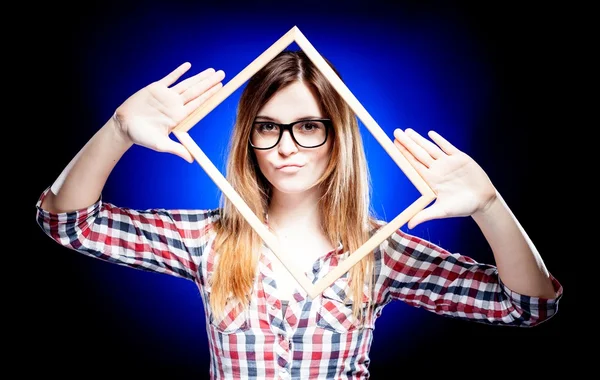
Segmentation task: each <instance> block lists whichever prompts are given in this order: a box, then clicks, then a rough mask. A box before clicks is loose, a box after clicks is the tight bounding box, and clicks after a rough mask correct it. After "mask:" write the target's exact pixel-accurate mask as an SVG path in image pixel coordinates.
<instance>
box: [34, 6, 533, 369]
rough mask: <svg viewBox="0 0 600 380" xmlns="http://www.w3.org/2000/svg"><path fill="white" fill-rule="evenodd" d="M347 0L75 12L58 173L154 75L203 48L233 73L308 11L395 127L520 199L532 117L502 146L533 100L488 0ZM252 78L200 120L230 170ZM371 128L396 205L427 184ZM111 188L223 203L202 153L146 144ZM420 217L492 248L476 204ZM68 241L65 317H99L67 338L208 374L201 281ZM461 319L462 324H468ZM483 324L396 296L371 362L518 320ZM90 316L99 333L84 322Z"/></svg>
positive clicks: (133, 203)
mask: <svg viewBox="0 0 600 380" xmlns="http://www.w3.org/2000/svg"><path fill="white" fill-rule="evenodd" d="M340 3H341V2H340V1H329V2H328V1H321V2H317V1H307V2H304V3H303V5H302V6H301V7H300V9H299V10H298V9H295V10H294V11H293V12H290V11H289V10H288V9H282V8H281V7H280V6H278V5H277V4H279V3H276V2H268V1H267V2H261V3H258V4H262V5H253V6H248V5H232V4H229V3H228V2H222V3H221V4H220V5H214V4H213V5H211V6H207V5H202V4H198V3H194V2H166V1H164V2H163V1H152V2H143V3H136V2H131V3H127V4H126V5H123V4H112V3H110V4H108V3H107V4H104V5H103V6H102V7H100V6H96V7H95V8H92V10H91V11H90V13H88V14H86V15H82V16H81V18H79V19H75V20H74V21H73V22H72V25H71V28H72V35H70V37H69V41H70V43H71V44H70V45H69V47H68V48H69V51H68V56H67V58H68V59H66V60H65V67H66V68H67V69H69V70H70V72H69V74H68V78H69V79H70V80H71V83H69V87H68V88H69V89H71V95H70V99H71V100H72V103H71V104H74V105H75V107H76V108H77V111H78V112H77V116H74V117H73V118H72V119H70V120H68V122H69V123H68V124H69V125H70V127H68V129H67V131H68V132H64V131H63V132H62V133H63V134H64V136H67V137H66V138H65V139H63V141H62V142H61V145H60V146H61V147H62V148H63V149H62V151H61V152H59V153H57V154H58V155H59V157H61V158H62V159H63V161H60V160H56V162H54V163H53V165H55V166H53V167H52V168H53V170H54V172H52V173H49V174H48V178H51V179H50V181H51V180H53V179H54V177H55V176H56V174H58V171H59V170H60V169H62V167H63V166H64V165H65V164H66V163H67V162H68V160H69V159H70V157H72V156H73V155H74V154H75V153H76V152H77V150H79V148H80V147H81V146H82V145H83V144H84V143H85V141H86V140H87V139H88V138H90V137H91V136H92V134H93V133H94V132H95V131H96V130H97V129H98V128H99V127H101V126H102V124H103V123H104V122H105V121H106V120H107V118H109V117H110V116H111V115H112V113H113V112H114V110H115V108H116V107H117V106H118V105H119V104H120V103H121V102H122V101H124V100H125V99H126V98H127V97H128V96H129V95H131V94H132V93H134V92H135V91H137V90H138V89H140V88H141V87H143V86H145V85H147V84H149V83H150V82H152V81H154V80H157V79H160V78H162V77H163V76H164V75H166V74H167V73H169V72H170V71H171V70H173V69H174V68H175V67H177V66H178V65H179V64H181V63H182V62H184V61H189V62H191V63H192V69H191V70H190V73H189V74H193V73H196V72H198V71H201V70H203V69H204V68H206V67H209V66H210V67H214V68H216V69H223V70H224V71H225V73H226V79H225V82H227V81H228V80H230V79H231V78H233V77H234V76H235V75H236V74H237V73H238V72H240V71H241V70H242V69H243V68H244V67H246V65H248V64H249V63H250V62H251V61H252V60H253V59H254V58H256V57H257V56H258V55H260V54H261V53H262V52H263V51H264V50H265V49H266V48H268V47H269V46H270V45H271V44H272V43H273V42H275V41H276V40H277V39H278V38H279V37H281V36H282V35H283V34H284V33H285V32H287V31H288V30H289V29H290V28H291V27H293V26H294V25H295V26H298V27H299V29H300V30H301V31H302V32H303V33H304V35H305V36H306V37H307V39H308V40H309V41H310V42H311V43H312V45H313V46H314V47H315V48H316V49H317V51H318V52H319V53H321V54H322V55H323V56H325V57H327V58H328V59H330V60H331V61H332V62H333V64H334V65H335V66H336V67H337V68H338V69H339V70H340V72H341V75H342V78H343V79H344V81H345V83H346V85H347V86H348V88H349V89H350V90H351V91H352V93H353V94H354V95H355V96H356V97H357V98H358V100H359V101H360V102H361V103H362V105H363V106H364V107H365V108H366V110H367V111H368V112H369V113H370V114H371V116H372V117H373V118H374V119H375V120H376V121H377V123H378V124H379V125H380V126H381V127H382V128H383V129H384V131H385V132H386V133H387V134H388V135H389V136H390V137H391V136H392V132H393V130H394V129H395V128H408V127H411V128H414V129H416V130H417V131H419V132H421V133H423V134H425V133H426V132H427V131H428V130H436V131H437V132H439V133H441V134H442V135H443V136H444V137H446V138H447V139H448V140H450V141H451V142H452V143H453V144H455V145H456V146H457V147H458V148H460V149H462V150H464V151H466V152H467V153H469V154H472V155H473V156H474V157H476V159H477V160H478V162H479V163H480V164H481V165H482V166H483V167H484V168H485V169H486V170H487V171H488V174H490V176H491V177H492V178H494V179H495V180H496V181H495V182H496V183H497V185H498V184H499V185H501V186H502V189H503V190H504V196H505V198H508V199H509V200H510V201H512V202H513V205H514V207H515V208H516V209H517V210H519V209H518V207H519V206H520V205H521V204H522V203H524V202H525V196H526V195H522V198H520V197H519V196H518V193H517V192H516V188H517V185H515V184H514V182H513V180H514V179H515V178H519V179H523V178H525V177H526V176H527V175H526V172H527V171H528V170H530V169H531V168H532V167H533V163H530V165H529V166H527V163H526V162H525V163H523V162H520V165H521V166H519V167H517V166H515V165H514V162H516V161H513V160H512V158H511V157H510V156H509V155H507V154H506V153H507V152H508V151H511V152H512V153H513V154H518V151H519V150H520V149H524V146H526V145H527V144H528V141H527V139H526V135H527V131H526V130H525V131H524V130H522V129H520V130H519V132H520V133H522V135H521V136H522V137H524V138H523V139H521V140H519V141H516V142H515V141H511V144H512V145H511V146H510V147H508V148H507V146H505V145H503V143H505V142H506V141H507V138H506V137H503V136H504V135H505V134H507V135H508V134H510V133H511V132H514V131H515V130H517V128H522V127H523V124H521V125H519V124H518V123H515V121H516V120H517V117H516V116H515V117H514V118H512V117H511V115H512V113H515V112H516V109H517V108H518V106H519V105H518V104H516V100H515V104H512V103H510V102H509V103H507V101H506V100H505V98H504V96H506V95H505V94H506V93H507V92H509V91H511V90H513V91H514V88H511V87H510V86H511V85H513V86H514V82H511V81H517V78H511V77H510V75H508V68H507V67H506V66H504V62H505V61H502V59H501V57H499V53H498V51H500V47H502V48H506V47H505V46H504V45H503V44H502V43H500V42H497V41H496V40H494V39H493V38H491V37H490V36H489V35H488V34H486V32H485V31H484V30H485V29H484V25H483V24H485V21H483V20H480V19H479V18H478V17H476V16H473V14H472V12H476V11H480V10H471V9H467V8H466V7H463V8H461V7H458V6H452V5H449V4H448V3H441V4H437V6H428V5H420V6H419V5H415V4H410V5H403V6H400V5H398V6H381V4H379V2H377V1H375V2H373V7H367V6H365V5H364V4H363V3H361V2H356V1H350V2H345V3H344V4H345V5H344V7H343V8H341V7H340ZM375 4H377V5H378V6H374V5H375ZM407 4H409V3H407ZM482 13H484V12H482ZM513 26H514V24H513ZM493 42H497V43H498V45H494V44H493ZM520 52H522V51H520ZM498 59H500V61H498ZM504 59H505V60H506V58H504ZM510 62H511V63H513V64H514V62H513V61H510ZM522 64H523V65H525V64H526V62H523V63H522ZM186 76H187V75H186ZM240 92H241V89H239V90H238V91H236V92H235V93H234V94H233V95H232V96H230V97H229V98H228V99H227V100H226V101H224V102H223V103H221V104H220V105H219V106H218V107H217V108H216V109H215V110H214V111H212V112H211V113H210V114H209V115H208V116H206V117H205V118H204V119H203V120H201V121H200V122H199V123H198V124H197V125H196V126H195V127H194V128H193V129H192V130H191V131H190V134H191V135H192V137H193V138H194V139H195V141H196V142H197V143H198V145H199V146H200V147H201V148H202V149H203V150H204V152H205V153H206V154H207V155H208V157H209V158H210V159H211V160H212V161H213V163H215V165H216V166H217V167H218V168H220V169H221V170H222V169H223V167H224V160H225V157H226V147H227V144H228V138H229V134H230V131H231V126H232V124H233V119H234V115H235V109H236V104H237V100H238V98H239V94H240ZM509 95H510V96H513V95H514V94H512V93H510V94H509ZM510 96H509V97H510ZM501 114H502V115H504V116H502V117H501V116H499V115H501ZM499 124H502V128H503V131H502V132H501V133H500V132H498V131H499V130H500V127H499ZM511 125H512V126H511ZM511 128H513V129H511ZM363 137H364V142H365V148H366V151H367V157H368V161H369V166H370V170H371V174H372V187H373V208H374V210H375V211H376V212H377V214H378V215H379V216H380V217H382V218H384V219H387V220H390V219H391V218H393V217H394V216H396V215H397V214H398V213H400V212H401V211H402V210H404V209H405V208H406V207H407V206H408V205H409V204H410V203H411V202H412V201H414V200H415V199H416V198H417V196H418V193H417V192H416V190H415V189H414V187H413V186H412V184H410V183H409V182H408V180H407V178H406V177H405V176H404V174H403V173H402V172H401V171H400V169H399V168H398V167H397V166H396V165H395V163H394V162H393V161H392V160H391V158H390V157H389V156H388V155H387V153H386V152H385V151H384V150H383V148H382V147H381V146H380V145H379V143H378V142H377V141H375V139H374V138H373V137H372V135H371V134H370V132H369V131H368V130H367V129H366V128H364V127H363ZM67 141H68V144H67ZM499 158H502V159H501V160H499ZM529 158H530V159H531V160H533V159H534V158H533V157H529ZM515 160H516V159H515ZM530 162H533V161H530ZM48 184H49V183H48ZM48 184H45V185H44V186H47V185H48ZM103 197H104V199H105V200H106V201H109V202H111V203H115V204H117V205H120V206H125V207H131V208H140V209H145V208H213V207H217V206H218V205H219V197H220V192H219V190H218V188H217V187H216V185H214V183H213V182H212V181H211V180H210V178H209V177H208V176H207V175H206V174H205V173H204V172H203V171H202V168H201V167H200V166H199V165H197V164H195V163H194V164H192V165H190V164H188V163H187V162H184V161H183V160H181V159H180V158H178V157H175V156H170V155H167V154H160V153H157V152H154V151H150V150H146V149H142V148H139V147H133V148H132V149H131V150H130V151H129V152H127V154H126V155H125V157H124V158H123V159H122V161H121V162H120V163H119V164H118V166H117V167H116V169H115V171H114V172H113V174H112V176H111V177H110V179H109V181H108V183H107V186H106V188H105V191H104V193H103ZM521 215H522V214H521ZM524 218H525V219H526V220H527V216H524ZM403 229H404V230H407V229H406V227H404V228H403ZM411 232H412V233H414V234H416V235H419V236H422V237H425V238H427V239H429V240H431V241H432V242H434V243H436V244H440V245H442V246H444V247H446V248H448V249H449V250H451V251H460V252H462V253H465V254H468V255H470V256H472V257H473V258H475V259H477V260H480V261H488V262H491V260H492V256H491V253H490V252H488V251H487V250H486V248H485V245H484V244H483V240H482V238H481V236H479V234H478V231H476V230H475V228H474V225H473V223H472V221H471V220H470V219H452V220H443V221H432V222H428V223H426V224H423V225H421V226H418V227H417V228H416V229H415V230H414V231H411ZM50 244H52V243H48V245H50ZM52 247H53V248H54V246H52ZM61 254H62V255H63V256H66V257H63V258H61V259H59V260H64V262H63V264H64V267H63V269H62V270H63V271H64V272H63V274H65V276H66V274H69V275H70V276H71V277H68V279H67V280H65V284H64V285H61V286H62V288H61V289H63V290H66V289H69V291H70V292H71V293H73V294H74V295H72V298H71V299H70V300H69V301H68V302H70V303H75V304H76V305H79V307H78V308H75V307H74V308H73V312H72V313H71V314H70V315H69V316H68V317H67V316H64V317H61V318H72V319H73V320H75V319H76V318H78V317H80V318H85V319H87V321H88V322H89V325H88V326H87V327H80V326H79V325H78V326H77V328H76V327H75V326H73V327H72V329H71V328H70V326H69V325H68V323H66V322H65V324H66V325H67V326H66V327H63V330H62V332H61V333H60V334H62V335H61V336H62V337H63V339H66V340H67V341H73V342H78V343H77V344H82V345H83V347H85V350H91V351H92V352H94V353H95V354H97V353H99V352H100V349H99V348H92V347H95V346H96V345H95V344H94V343H89V344H88V345H85V343H83V341H84V340H85V341H89V342H101V343H102V344H108V345H110V346H111V347H112V349H113V350H114V354H115V355H116V356H119V355H132V356H133V358H134V360H135V361H136V362H138V363H140V364H139V365H140V366H144V365H147V364H152V365H156V366H157V367H160V368H177V369H178V371H180V372H184V373H186V374H194V375H195V376H203V375H205V374H206V373H207V368H208V360H209V358H208V351H207V349H206V346H207V344H206V333H205V326H204V313H203V310H202V305H201V300H200V296H199V293H198V291H197V289H196V288H195V286H194V285H193V284H192V283H190V282H186V281H184V280H181V279H176V278H172V277H168V276H165V275H157V274H153V273H146V272H142V271H136V270H131V269H128V268H123V267H119V266H116V265H112V264H105V263H100V262H98V261H96V260H91V259H88V258H82V257H80V256H78V255H70V254H69V253H68V252H63V251H61ZM65 272H66V273H65ZM57 276H61V274H58V275H57ZM73 288H76V289H77V291H76V292H75V291H74V290H73ZM71 293H70V294H71ZM75 293H76V295H75ZM66 302H67V301H65V303H66ZM86 324H87V323H86V322H82V325H83V326H85V325H86ZM457 326H458V327H460V329H462V330H461V331H462V332H454V331H458V329H456V327H457ZM481 329H482V330H479V327H477V326H465V325H464V324H463V323H462V322H456V321H450V320H446V319H443V318H440V317H437V316H434V315H432V314H431V313H427V312H425V311H423V310H418V309H414V308H411V307H408V306H406V305H403V304H401V303H394V304H392V305H389V306H387V307H386V309H385V311H384V313H383V315H382V316H381V317H380V319H379V321H378V323H377V328H376V330H375V340H374V343H373V349H372V352H371V357H372V358H373V365H372V369H373V372H374V373H376V372H377V371H378V370H382V369H383V368H386V367H391V366H395V365H396V364H397V361H398V358H407V359H408V360H413V361H415V362H416V360H417V358H419V357H421V355H420V354H419V353H418V351H422V350H425V349H429V350H431V349H433V350H435V351H437V350H440V349H442V348H443V347H445V346H444V345H445V344H446V342H447V341H450V340H454V343H453V345H454V346H455V347H460V348H461V349H462V350H463V351H465V350H466V351H465V352H470V353H471V354H473V355H475V354H476V353H477V352H478V350H480V349H484V351H485V349H490V347H491V346H493V345H494V343H493V342H479V343H478V344H477V346H471V345H467V344H466V343H461V342H462V337H463V334H465V332H466V331H471V332H473V333H476V334H481V333H482V332H483V333H485V334H487V336H488V337H494V338H493V339H498V337H500V336H502V334H503V333H504V334H506V333H507V332H506V331H505V330H504V331H502V332H496V330H485V329H484V328H483V327H481ZM78 331H81V333H82V335H83V336H85V337H86V338H85V339H84V338H83V337H77V335H78ZM530 334H531V333H530ZM67 337H68V338H67ZM98 344H100V343H98ZM95 349H97V350H98V351H97V352H96V351H93V350H95ZM73 350H74V351H76V348H74V349H73ZM469 350H472V351H469ZM134 353H135V354H134ZM423 360H424V361H426V360H425V359H423ZM132 367H135V365H132ZM107 368H110V367H107ZM132 369H133V368H132ZM107 371H108V370H107Z"/></svg>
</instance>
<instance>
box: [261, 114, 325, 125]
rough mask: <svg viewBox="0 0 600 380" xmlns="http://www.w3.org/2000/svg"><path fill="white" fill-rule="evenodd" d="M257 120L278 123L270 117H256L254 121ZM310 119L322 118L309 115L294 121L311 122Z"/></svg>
mask: <svg viewBox="0 0 600 380" xmlns="http://www.w3.org/2000/svg"><path fill="white" fill-rule="evenodd" d="M257 119H261V120H264V121H272V122H274V123H277V122H280V121H279V120H278V119H274V118H272V117H269V116H263V115H258V116H256V118H255V120H257ZM311 119H323V116H311V115H307V116H303V117H301V118H298V119H296V121H301V120H311Z"/></svg>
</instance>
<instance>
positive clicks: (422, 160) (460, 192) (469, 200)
mask: <svg viewBox="0 0 600 380" xmlns="http://www.w3.org/2000/svg"><path fill="white" fill-rule="evenodd" d="M428 135H429V137H430V138H431V140H432V141H430V140H427V139H426V138H424V137H423V136H421V135H420V134H419V133H417V132H416V131H414V130H412V129H406V131H402V130H400V129H396V130H395V131H394V137H395V140H394V145H396V147H397V148H398V149H399V150H400V152H401V153H402V154H403V155H404V157H406V159H407V160H408V161H409V162H410V163H411V165H412V166H413V167H414V168H415V169H416V170H417V172H418V173H419V174H420V175H421V177H422V178H423V179H424V180H425V182H426V183H427V184H428V185H429V187H431V189H432V190H433V191H434V192H435V194H436V197H437V198H436V200H435V202H434V203H433V204H432V205H431V206H429V207H427V208H425V209H423V210H422V211H420V212H418V213H417V214H416V215H415V216H414V217H413V218H412V219H411V220H410V221H409V222H408V228H414V227H415V226H417V225H418V224H420V223H423V222H426V221H428V220H433V219H442V218H451V217H459V216H470V215H473V214H475V213H477V212H482V211H485V209H486V208H487V207H488V206H489V205H490V204H491V203H492V202H493V201H494V200H495V199H496V189H495V188H494V186H493V185H492V183H491V181H490V180H489V178H488V176H487V174H486V173H485V171H484V170H483V169H482V168H481V167H480V166H479V165H478V164H477V163H476V162H475V161H474V160H473V159H472V158H471V157H469V156H468V155H467V154H465V153H464V152H462V151H460V150H458V149H457V148H456V147H455V146H454V145H452V144H451V143H450V142H448V141H447V140H446V139H444V138H443V137H442V136H440V135H439V134H438V133H436V132H433V131H431V132H429V134H428Z"/></svg>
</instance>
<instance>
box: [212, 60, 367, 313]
mask: <svg viewBox="0 0 600 380" xmlns="http://www.w3.org/2000/svg"><path fill="white" fill-rule="evenodd" d="M328 63H329V62H328ZM329 64H330V65H331V63H329ZM331 67H332V68H333V69H334V71H336V73H338V72H337V70H336V69H335V68H334V67H333V65H331ZM338 75H339V73H338ZM296 81H302V82H304V83H305V84H307V85H308V86H309V87H310V88H311V89H312V90H313V92H314V94H315V95H316V96H317V99H319V100H320V102H321V104H320V105H321V108H322V110H323V112H324V114H325V115H326V117H328V118H330V119H331V120H332V122H333V130H334V131H333V136H332V138H333V144H332V150H331V158H330V161H329V165H328V167H327V168H326V170H325V173H324V174H323V176H322V177H321V179H320V181H319V182H320V184H319V185H320V186H321V187H322V188H323V196H322V197H321V200H320V207H319V209H320V210H321V212H322V215H321V219H322V223H323V224H322V228H323V230H324V232H325V235H326V236H327V237H328V238H329V240H330V241H331V244H332V245H333V246H337V245H338V244H339V243H341V244H342V245H343V247H344V250H345V251H348V252H349V253H350V254H351V253H352V252H354V251H355V250H356V249H357V248H358V247H360V246H361V245H362V244H363V243H364V242H365V241H366V240H367V238H368V237H369V230H370V225H371V222H372V220H371V212H370V204H371V203H370V179H369V173H368V167H367V162H366V158H365V154H364V150H363V143H362V138H361V135H360V131H359V127H358V121H357V119H356V116H355V114H354V112H353V111H352V109H351V108H350V107H349V106H348V105H347V103H346V102H345V101H344V100H343V98H342V97H341V96H340V95H339V94H338V92H337V91H336V90H335V89H334V88H333V87H332V86H331V84H330V82H329V81H328V80H327V79H326V78H325V77H324V76H323V74H322V73H321V72H320V71H319V70H318V69H317V68H316V67H315V66H314V65H313V64H312V62H311V61H310V60H309V59H308V57H307V56H306V55H305V54H304V53H303V52H302V51H290V50H285V51H283V52H281V53H280V54H279V55H278V56H277V57H275V58H274V59H273V60H272V61H271V62H269V63H268V64H267V65H265V66H264V67H263V68H262V69H261V70H260V71H259V72H257V73H256V74H255V75H254V76H252V78H251V79H250V80H249V81H248V83H247V85H246V87H245V88H244V90H243V92H242V94H241V98H240V101H239V104H238V109H237V115H236V121H235V125H234V130H233V134H232V138H231V145H230V153H229V158H228V161H227V168H226V169H227V170H226V171H227V174H226V177H227V180H228V181H229V183H230V184H231V185H232V186H233V188H234V189H235V190H236V191H237V192H238V194H240V196H241V197H242V198H243V199H244V201H245V202H246V203H247V204H248V206H249V207H250V209H251V210H252V211H253V212H254V213H255V214H256V215H257V216H259V217H260V218H263V217H264V216H265V215H266V213H267V210H268V206H269V197H270V185H269V183H268V181H267V180H266V178H265V177H264V176H263V175H262V173H261V172H260V169H259V168H258V164H257V161H256V157H255V155H254V152H253V150H252V149H251V148H250V147H249V145H248V139H249V135H250V131H251V127H252V123H253V121H254V119H255V117H256V115H257V113H258V111H259V110H260V109H261V108H262V107H263V105H264V104H265V103H267V101H269V99H270V98H271V97H272V96H273V95H274V94H275V93H276V92H277V91H278V90H280V89H282V88H284V87H286V86H287V85H289V84H291V83H293V82H296ZM221 201H222V208H221V215H220V220H219V221H218V222H217V223H216V225H215V231H216V239H215V245H214V248H215V252H217V254H218V263H217V265H216V268H215V270H214V273H213V275H212V277H211V286H212V291H211V295H210V304H211V308H212V309H213V313H214V314H215V315H221V314H222V312H223V310H224V308H225V305H226V303H227V302H228V299H229V298H230V297H233V298H235V299H237V300H239V301H241V304H242V305H247V304H248V303H249V300H250V294H251V292H252V286H253V283H254V279H255V276H256V268H257V264H258V259H259V257H258V255H257V254H258V252H260V247H261V245H262V239H261V238H260V237H259V236H258V234H257V233H256V232H255V231H254V229H252V227H251V226H250V225H249V224H248V222H247V221H246V220H245V219H244V217H243V216H242V215H241V214H240V212H239V211H238V210H237V208H236V207H235V206H234V205H233V204H232V203H231V202H230V201H229V200H228V199H227V198H226V197H222V200H221ZM372 268H373V255H372V254H370V255H367V256H365V257H364V258H363V259H362V260H361V261H360V262H359V263H357V264H356V265H354V266H353V267H352V268H351V269H350V271H349V279H350V286H351V292H352V296H353V298H354V300H356V302H354V310H353V311H354V314H355V315H356V316H360V315H361V314H362V309H361V302H362V299H363V292H364V286H365V284H366V285H367V286H368V289H369V290H370V289H372V278H371V277H372V275H371V273H372V272H371V270H372ZM368 294H370V291H369V293H368Z"/></svg>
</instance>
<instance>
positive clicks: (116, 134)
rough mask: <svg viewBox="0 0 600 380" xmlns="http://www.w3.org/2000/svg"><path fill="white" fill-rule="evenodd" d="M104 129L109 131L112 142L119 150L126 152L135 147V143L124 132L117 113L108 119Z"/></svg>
mask: <svg viewBox="0 0 600 380" xmlns="http://www.w3.org/2000/svg"><path fill="white" fill-rule="evenodd" d="M104 128H105V129H107V131H108V134H109V136H110V140H111V141H112V142H113V143H114V144H115V147H116V148H117V149H122V150H123V151H126V150H127V149H129V148H130V147H131V146H132V145H133V141H132V140H131V139H130V138H129V136H128V135H127V133H126V132H125V131H124V130H123V127H122V125H121V123H120V122H119V120H118V117H117V114H116V113H114V114H113V116H112V117H111V118H110V119H108V121H107V122H106V125H105V126H104Z"/></svg>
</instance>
